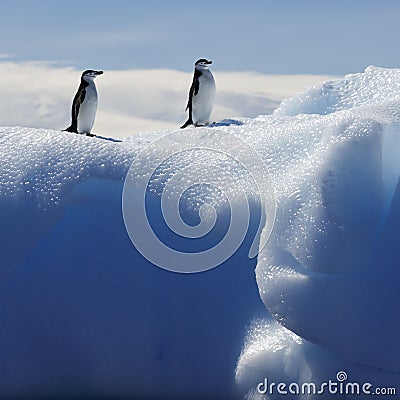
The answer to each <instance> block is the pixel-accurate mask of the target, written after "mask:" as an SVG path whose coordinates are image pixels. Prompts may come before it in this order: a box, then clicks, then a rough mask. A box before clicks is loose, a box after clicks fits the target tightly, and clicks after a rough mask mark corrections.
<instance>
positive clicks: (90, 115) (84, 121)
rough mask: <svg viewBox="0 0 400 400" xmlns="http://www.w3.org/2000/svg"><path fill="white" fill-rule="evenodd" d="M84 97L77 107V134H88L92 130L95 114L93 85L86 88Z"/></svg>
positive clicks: (95, 104) (95, 105) (95, 94)
mask: <svg viewBox="0 0 400 400" xmlns="http://www.w3.org/2000/svg"><path fill="white" fill-rule="evenodd" d="M85 89H86V95H85V99H84V100H83V103H82V104H81V106H80V107H79V114H78V121H77V128H78V133H90V131H91V130H92V128H93V124H94V120H95V118H96V112H97V90H96V86H95V85H94V84H89V86H87V87H86V88H85Z"/></svg>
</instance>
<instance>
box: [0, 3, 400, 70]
mask: <svg viewBox="0 0 400 400" xmlns="http://www.w3.org/2000/svg"><path fill="white" fill-rule="evenodd" d="M0 6H1V11H2V12H1V13H2V16H3V18H2V23H1V25H0V49H1V50H0V52H1V53H3V54H9V55H11V56H12V58H13V59H14V60H16V61H27V60H29V61H32V60H40V61H42V60H46V61H49V60H51V61H56V62H58V63H61V64H63V65H72V66H75V67H76V68H78V69H85V68H86V67H88V66H89V65H90V66H92V67H93V68H102V69H132V68H171V69H178V70H182V71H187V70H190V69H191V66H192V63H193V62H194V61H195V60H196V59H197V58H201V57H205V58H210V59H212V60H214V61H215V65H216V66H218V69H220V70H224V71H255V72H262V73H268V74H331V75H342V74H345V73H350V72H359V71H362V70H364V69H365V67H366V66H368V65H371V64H373V65H377V66H385V67H396V66H397V65H398V63H397V58H398V56H397V53H398V52H397V51H395V49H396V46H397V44H398V43H399V41H400V24H399V23H398V18H399V15H400V2H398V1H397V0H381V1H378V0H374V1H372V0H351V1H348V0H336V1H335V0H331V1H324V0H318V1H316V0H315V1H314V0H279V1H277V0H274V1H270V0H259V1H258V0H256V1H254V0H249V1H235V0H230V1H217V0H211V1H210V0H197V1H188V0H186V1H182V0H169V1H154V0H146V1H125V0H113V1H104V0H98V1H95V2H93V1H82V0H79V1H76V0H69V1H52V0H51V1H49V0H40V1H39V0H37V1H32V0H1V1H0ZM5 17H6V18H5Z"/></svg>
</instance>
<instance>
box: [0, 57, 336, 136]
mask: <svg viewBox="0 0 400 400" xmlns="http://www.w3.org/2000/svg"><path fill="white" fill-rule="evenodd" d="M214 75H215V78H216V82H217V98H216V105H215V109H214V113H213V119H214V120H216V121H217V120H220V119H224V118H235V117H253V116H257V115H259V114H267V113H270V112H272V110H273V109H274V108H276V107H277V106H278V104H279V102H280V101H281V100H282V99H283V98H285V97H289V96H291V95H293V94H294V93H295V92H296V91H299V90H303V89H304V88H305V87H306V86H308V85H312V84H316V83H319V82H321V81H322V80H326V79H330V78H333V77H329V76H319V75H286V76H285V75H263V74H258V73H254V72H223V71H218V70H214ZM79 79H80V71H77V70H74V69H73V68H69V67H60V66H57V65H56V64H53V63H42V62H41V63H37V62H34V63H33V62H32V63H31V62H26V63H14V62H6V61H3V62H0V92H1V93H2V95H1V98H0V125H1V126H10V125H22V126H32V127H44V128H53V129H63V128H65V127H67V126H68V125H69V122H70V108H71V102H72V98H73V96H74V94H75V91H76V89H77V87H78V85H79ZM191 80H192V73H191V72H181V71H175V70H165V69H157V70H156V69H152V70H125V71H105V74H104V75H103V76H101V77H99V78H98V79H97V80H96V82H97V87H98V92H99V109H98V113H97V119H96V123H95V127H94V131H95V132H97V133H99V134H101V135H103V136H120V137H122V136H128V135H131V134H134V133H137V132H143V131H153V130H159V129H165V128H174V127H179V126H180V124H182V123H183V122H184V121H185V120H186V114H185V111H184V109H185V107H186V103H187V94H188V89H189V86H190V83H191Z"/></svg>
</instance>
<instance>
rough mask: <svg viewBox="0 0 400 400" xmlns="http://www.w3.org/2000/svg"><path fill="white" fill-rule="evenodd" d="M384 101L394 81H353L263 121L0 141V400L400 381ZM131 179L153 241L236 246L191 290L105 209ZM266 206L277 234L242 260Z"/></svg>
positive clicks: (2, 135)
mask: <svg viewBox="0 0 400 400" xmlns="http://www.w3.org/2000/svg"><path fill="white" fill-rule="evenodd" d="M399 88H400V70H397V69H396V70H389V69H384V68H376V67H369V68H367V70H366V72H365V73H360V74H353V75H348V76H346V77H345V78H344V79H343V80H338V81H329V82H324V83H321V84H320V85H318V86H315V87H312V88H308V89H306V90H305V91H304V92H303V93H299V94H297V95H295V96H294V97H293V98H292V99H287V100H285V101H283V103H282V104H281V107H280V108H279V109H278V110H276V112H275V113H274V114H273V115H262V116H259V117H257V118H255V119H239V120H231V121H225V122H224V123H220V124H217V125H218V126H214V127H210V128H193V129H185V130H180V131H174V130H170V131H162V132H155V133H152V134H142V135H135V136H134V137H131V138H128V139H127V140H125V141H123V142H121V143H117V142H112V141H109V140H104V139H96V138H87V137H83V136H79V135H75V134H69V133H66V132H57V131H49V130H43V129H41V130H40V129H30V128H0V159H1V164H0V214H1V220H2V229H1V230H0V249H1V254H2V266H3V268H2V271H1V272H2V284H1V289H0V304H2V307H1V308H0V320H1V321H2V329H1V330H0V354H1V358H2V362H1V363H0V372H1V373H0V394H1V395H3V396H4V397H7V396H8V397H12V396H14V397H15V396H26V395H28V394H29V395H31V396H36V397H38V396H39V397H40V396H43V395H50V396H53V397H54V396H58V395H65V394H66V393H68V395H80V396H100V395H102V396H111V395H113V396H114V397H118V396H131V397H132V396H136V397H138V398H146V397H147V398H151V396H153V397H158V398H160V397H161V398H162V397H172V398H176V399H179V398H190V396H192V397H194V398H206V396H208V397H209V398H230V399H234V398H240V397H242V396H247V398H254V399H256V398H263V397H262V396H261V397H260V395H259V394H257V392H256V387H257V384H258V383H259V382H261V381H262V380H263V379H264V378H266V377H268V379H270V380H274V381H276V382H279V381H282V382H291V381H293V380H294V381H295V382H310V381H312V382H315V383H320V382H324V381H326V380H328V379H333V378H334V377H335V376H336V373H337V372H338V371H339V370H345V371H346V372H347V374H348V376H349V377H350V378H351V380H352V381H357V380H359V381H369V382H372V383H374V384H376V385H381V386H383V385H386V386H396V385H398V384H400V368H399V366H398V361H397V360H398V359H399V356H400V346H398V340H397V337H398V334H397V333H398V328H399V326H398V325H399V322H398V318H397V313H396V305H397V294H398V293H399V289H400V287H399V286H400V283H399V282H400V279H399V278H400V277H399V272H398V271H399V270H398V261H397V260H398V254H397V250H396V249H397V234H398V231H399V226H398V225H399V221H400V219H399V217H400V215H399V214H400V208H399V207H400V197H399V196H400V191H399V188H398V178H399V175H400V164H399V161H398V153H399V151H400V140H399V139H397V136H398V135H399V134H400V129H399V123H400V98H399V97H398V90H399ZM221 137H222V138H223V140H222V141H220V138H221ZM230 137H231V138H232V140H231V141H230V140H227V138H228V139H229V138H230ZM213 144H214V146H213ZM216 144H218V146H219V148H218V149H216V148H215V146H216ZM188 145H189V146H190V148H189V149H188ZM250 148H251V149H253V150H254V151H255V152H256V153H254V154H253V153H252V154H251V156H249V151H250V150H249V149H250ZM217 150H220V151H217ZM136 156H138V157H137V158H136ZM132 163H134V164H133V165H134V167H133V171H132V169H131V172H130V173H131V174H132V175H131V178H132V179H133V182H132V183H133V186H135V185H137V187H136V189H135V190H139V189H140V184H139V183H140V182H141V180H144V179H145V178H146V177H147V174H148V169H149V168H153V173H152V174H151V177H150V180H149V186H148V191H147V192H146V195H147V198H146V207H147V210H148V213H149V216H148V217H149V219H150V222H151V226H152V227H153V228H154V230H155V231H156V232H157V237H158V238H159V239H160V240H161V241H163V242H164V243H166V244H167V245H169V246H171V247H173V248H174V249H175V250H177V252H178V253H179V252H186V253H191V254H192V253H196V252H202V251H204V250H207V249H209V248H212V247H213V246H215V245H216V244H217V243H218V242H219V241H220V240H221V239H222V238H223V237H224V235H225V234H226V232H228V226H229V222H230V219H231V217H235V218H239V221H240V224H239V225H243V226H245V228H246V229H247V231H246V234H245V235H244V236H245V237H244V239H243V242H240V243H239V244H238V246H237V247H238V249H237V251H236V253H235V254H234V255H233V256H232V257H230V258H227V259H226V260H225V261H224V262H223V263H222V265H220V266H219V267H218V268H215V269H213V270H211V271H208V272H205V273H201V274H189V275H187V274H174V273H171V272H167V271H164V270H162V269H160V268H157V267H155V266H154V265H152V264H151V263H150V262H148V261H147V260H146V259H145V258H144V257H142V256H141V255H140V254H139V253H138V252H137V250H136V249H135V248H134V247H133V245H132V244H131V242H130V240H129V237H128V235H127V233H126V231H125V227H124V223H123V211H122V209H121V200H122V190H123V182H124V179H125V177H126V175H127V173H128V170H129V168H130V166H131V164H132ZM264 166H265V167H266V168H267V169H268V171H269V176H268V177H267V176H265V175H262V176H264V177H265V180H263V182H264V187H263V186H262V185H260V184H259V176H258V175H257V174H256V173H253V171H255V170H260V171H261V170H262V169H263V167H264ZM249 174H250V176H249ZM260 176H261V175H260ZM251 178H253V179H251ZM135 182H136V183H135ZM266 182H267V183H268V185H266ZM210 183H211V184H210ZM270 186H271V187H270ZM269 187H270V188H269ZM138 188H139V189H138ZM163 191H165V192H166V194H164V196H163V197H160V195H161V193H162V192H163ZM138 193H140V192H138ZM265 193H267V197H268V199H267V200H268V201H271V199H274V200H275V201H276V208H275V209H274V210H273V211H274V212H276V218H275V220H274V221H273V222H274V227H273V230H272V234H271V237H270V238H269V241H268V242H267V244H266V246H265V247H263V248H261V249H260V254H259V255H258V257H257V258H256V259H249V258H248V254H249V249H251V247H252V243H254V239H256V241H257V243H258V240H259V239H260V238H259V236H258V234H257V230H258V226H259V222H260V221H261V222H262V224H264V223H265V222H266V228H265V229H264V232H263V233H262V234H261V243H263V242H265V241H266V239H268V236H269V234H270V233H271V232H270V230H271V228H272V225H271V218H272V217H273V213H272V212H271V207H269V206H268V207H267V208H266V210H267V215H266V221H265V220H264V219H263V215H262V213H261V209H260V204H262V200H263V195H264V194H265ZM177 194H179V195H181V196H180V198H179V196H177ZM177 198H179V205H178V206H177V205H176V201H177V200H176V199H177ZM268 204H269V203H268ZM161 205H162V207H165V209H162V207H161ZM269 205H270V204H269ZM169 209H170V211H171V210H172V211H171V212H176V211H177V214H176V215H179V216H180V217H179V221H178V224H177V225H176V226H175V225H174V223H175V222H176V221H177V220H176V219H175V220H168V218H169V217H168V215H169V214H167V216H166V218H167V221H166V223H168V224H169V226H168V225H166V223H165V221H163V214H162V213H161V212H164V211H165V210H167V211H168V210H169ZM244 216H246V218H243V217H244ZM214 222H215V227H214V229H213V226H211V229H209V228H210V226H209V225H207V224H210V223H212V224H213V223H214ZM184 223H186V224H189V225H185V224H184ZM171 226H172V227H174V229H176V230H177V231H178V232H179V229H181V228H182V227H184V228H185V229H186V230H184V232H185V234H186V235H187V237H186V238H185V237H184V235H174V234H171V231H170V227H171ZM192 228H193V229H192ZM196 229H198V230H197V231H196ZM188 232H190V234H189V233H188ZM199 232H200V233H203V234H204V233H206V232H208V233H207V234H206V235H205V236H204V237H202V236H201V235H200V234H199ZM234 233H236V231H235V232H234ZM190 235H192V236H190ZM139 236H140V232H139ZM188 237H191V239H188ZM235 237H236V236H235ZM237 237H238V238H239V239H241V234H238V235H237ZM146 243H147V242H146ZM147 244H149V243H147ZM261 247H262V246H261ZM149 248H152V247H151V244H149ZM177 257H179V254H178V255H177ZM177 260H178V259H177ZM169 261H170V260H169ZM177 262H178V261H177ZM255 264H257V266H256V282H255V280H254V270H253V268H254V267H255ZM193 265H194V264H193ZM190 267H191V265H189V266H188V268H190ZM256 283H257V285H256ZM257 286H258V288H257ZM257 289H258V290H257ZM259 296H261V299H262V302H263V303H262V302H261V301H260V299H259ZM265 307H266V308H265ZM246 327H247V328H246ZM155 382H156V384H155ZM246 393H247V394H246ZM265 398H266V397H265ZM302 398H307V397H302ZM309 398H312V397H309Z"/></svg>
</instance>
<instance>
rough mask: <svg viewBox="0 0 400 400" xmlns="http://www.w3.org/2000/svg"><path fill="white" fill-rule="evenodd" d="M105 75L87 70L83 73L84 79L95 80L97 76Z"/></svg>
mask: <svg viewBox="0 0 400 400" xmlns="http://www.w3.org/2000/svg"><path fill="white" fill-rule="evenodd" d="M102 73H103V71H95V70H93V69H87V70H86V71H83V72H82V79H85V80H86V79H90V80H93V79H94V78H96V76H99V75H101V74H102Z"/></svg>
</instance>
